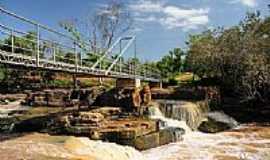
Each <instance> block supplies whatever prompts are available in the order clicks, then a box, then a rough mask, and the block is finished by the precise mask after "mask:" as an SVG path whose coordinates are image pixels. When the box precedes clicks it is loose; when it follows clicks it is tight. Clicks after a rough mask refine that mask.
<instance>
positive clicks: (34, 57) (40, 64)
mask: <svg viewBox="0 0 270 160" xmlns="http://www.w3.org/2000/svg"><path fill="white" fill-rule="evenodd" d="M1 13H2V14H4V15H5V16H7V17H12V18H14V19H16V20H18V22H17V23H19V22H23V23H28V24H30V25H32V26H34V28H35V34H33V35H29V34H30V33H29V32H27V31H20V30H19V29H17V28H14V27H10V26H9V25H8V24H6V23H5V24H4V23H1V19H0V63H3V64H10V65H19V66H24V67H31V68H41V69H47V70H52V71H65V72H70V73H75V74H76V73H77V74H87V75H93V76H102V77H113V78H129V79H135V78H136V79H141V80H145V81H152V82H159V81H160V79H161V77H160V73H159V72H158V71H156V70H154V69H153V68H150V67H148V66H146V65H139V64H134V63H127V62H124V61H122V56H123V55H124V54H125V53H126V51H127V50H128V49H129V48H130V46H131V45H132V44H134V43H136V41H135V39H136V38H135V36H127V37H120V38H118V40H116V42H115V43H114V44H113V45H112V46H111V47H110V48H109V49H108V50H107V51H105V52H104V53H102V54H100V53H92V52H91V50H90V49H82V48H81V46H88V47H89V45H87V44H86V43H85V42H79V41H78V40H75V39H73V38H72V37H70V36H68V35H66V34H64V33H61V32H58V31H55V30H53V29H51V28H49V27H47V26H44V25H42V24H39V23H36V22H34V21H32V20H29V19H26V18H24V17H22V16H18V15H17V14H15V13H12V12H10V11H7V10H5V9H3V8H1V7H0V14H1ZM42 30H45V31H46V32H49V33H51V34H55V35H57V36H60V37H64V38H65V39H66V40H65V41H69V43H68V44H65V43H63V42H61V41H52V40H48V39H46V38H44V37H42V34H41V33H42ZM7 39H8V42H6V40H7ZM22 40H23V41H25V42H28V43H29V44H30V45H25V46H23V45H22V44H20V43H19V41H22ZM122 41H127V43H126V45H124V46H122ZM82 43H83V44H82ZM119 44H120V51H119V52H118V53H119V54H118V55H117V56H116V58H114V59H112V58H111V55H112V54H113V49H115V48H116V46H117V45H119ZM135 45H136V44H134V46H135ZM122 47H123V49H122ZM135 47H136V46H135ZM89 48H90V47H89ZM135 50H136V48H135ZM89 53H91V54H93V55H94V56H97V57H98V58H97V59H96V61H94V62H88V60H87V59H83V55H86V54H89ZM48 55H49V56H48ZM67 55H69V56H67ZM135 55H136V54H135ZM67 57H68V58H67Z"/></svg>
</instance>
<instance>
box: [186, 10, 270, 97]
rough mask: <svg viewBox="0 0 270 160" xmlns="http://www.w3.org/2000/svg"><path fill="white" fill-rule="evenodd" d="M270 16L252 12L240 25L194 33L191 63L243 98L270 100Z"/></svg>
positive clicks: (225, 88) (193, 69) (190, 53)
mask: <svg viewBox="0 0 270 160" xmlns="http://www.w3.org/2000/svg"><path fill="white" fill-rule="evenodd" d="M269 33H270V18H269V17H267V18H265V19H262V18H261V17H260V13H259V12H256V13H248V14H247V16H246V18H245V19H244V20H243V21H241V23H240V24H239V25H237V26H233V27H231V28H227V29H223V28H218V29H216V30H214V31H206V32H203V33H202V34H199V35H193V36H190V39H189V41H188V43H187V44H188V46H189V50H188V55H187V61H186V62H187V64H188V65H189V69H191V70H192V71H193V72H194V73H195V74H197V75H198V76H200V77H201V78H215V79H217V80H218V81H219V82H220V85H221V87H222V89H223V91H226V90H228V89H231V91H233V92H234V93H236V94H238V95H240V96H241V97H242V100H243V101H259V102H267V101H269V100H270V99H269V98H268V97H269V95H270V91H269V87H270V81H269V80H270V74H269V69H270V61H269V60H270V54H269V53H270V49H269V48H270V46H269V43H270V35H269Z"/></svg>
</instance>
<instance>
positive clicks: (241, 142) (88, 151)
mask: <svg viewBox="0 0 270 160" xmlns="http://www.w3.org/2000/svg"><path fill="white" fill-rule="evenodd" d="M14 153H15V154H14ZM0 156H1V160H11V159H12V160H21V159H25V160H28V159H29V160H30V159H35V160H48V159H50V160H269V159H270V126H269V125H264V126H263V125H258V124H245V125H241V126H239V127H238V128H236V129H233V130H230V131H225V132H220V133H217V134H206V133H200V132H190V133H188V134H186V135H185V136H184V140H183V141H182V142H178V143H171V144H168V145H164V146H161V147H158V148H153V149H150V150H146V151H143V152H139V151H136V150H135V149H133V148H131V147H126V146H120V145H117V144H114V143H106V142H101V141H92V140H89V139H88V138H83V137H81V138H76V137H73V136H50V135H48V134H40V133H28V134H15V135H8V136H4V135H1V142H0Z"/></svg>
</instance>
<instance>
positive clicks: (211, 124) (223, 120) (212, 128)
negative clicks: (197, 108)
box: [198, 112, 238, 133]
mask: <svg viewBox="0 0 270 160" xmlns="http://www.w3.org/2000/svg"><path fill="white" fill-rule="evenodd" d="M237 125H238V123H237V122H236V121H235V120H234V119H233V118H232V117H229V116H228V115H226V114H225V113H223V112H210V113H208V115H207V120H205V121H203V122H202V124H200V126H199V127H198V130H200V131H202V132H206V133H217V132H221V131H225V130H230V129H232V128H235V127H237Z"/></svg>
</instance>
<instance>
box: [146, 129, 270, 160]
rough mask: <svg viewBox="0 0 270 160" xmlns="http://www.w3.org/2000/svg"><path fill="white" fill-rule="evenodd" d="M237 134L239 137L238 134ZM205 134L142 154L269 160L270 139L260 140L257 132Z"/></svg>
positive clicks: (157, 158) (158, 158)
mask: <svg viewBox="0 0 270 160" xmlns="http://www.w3.org/2000/svg"><path fill="white" fill-rule="evenodd" d="M235 133H237V135H239V133H238V132H235ZM240 135H241V137H238V136H232V135H229V134H226V132H224V133H218V134H206V133H201V132H191V133H188V134H186V135H184V140H183V141H181V142H177V143H172V144H168V145H164V146H161V147H158V148H153V149H150V150H147V151H144V152H142V153H143V154H144V156H145V159H147V160H219V159H225V158H226V160H227V159H228V160H229V159H241V160H242V159H243V160H268V159H269V158H270V139H262V138H258V136H257V135H256V133H255V132H254V133H252V134H245V133H240Z"/></svg>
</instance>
